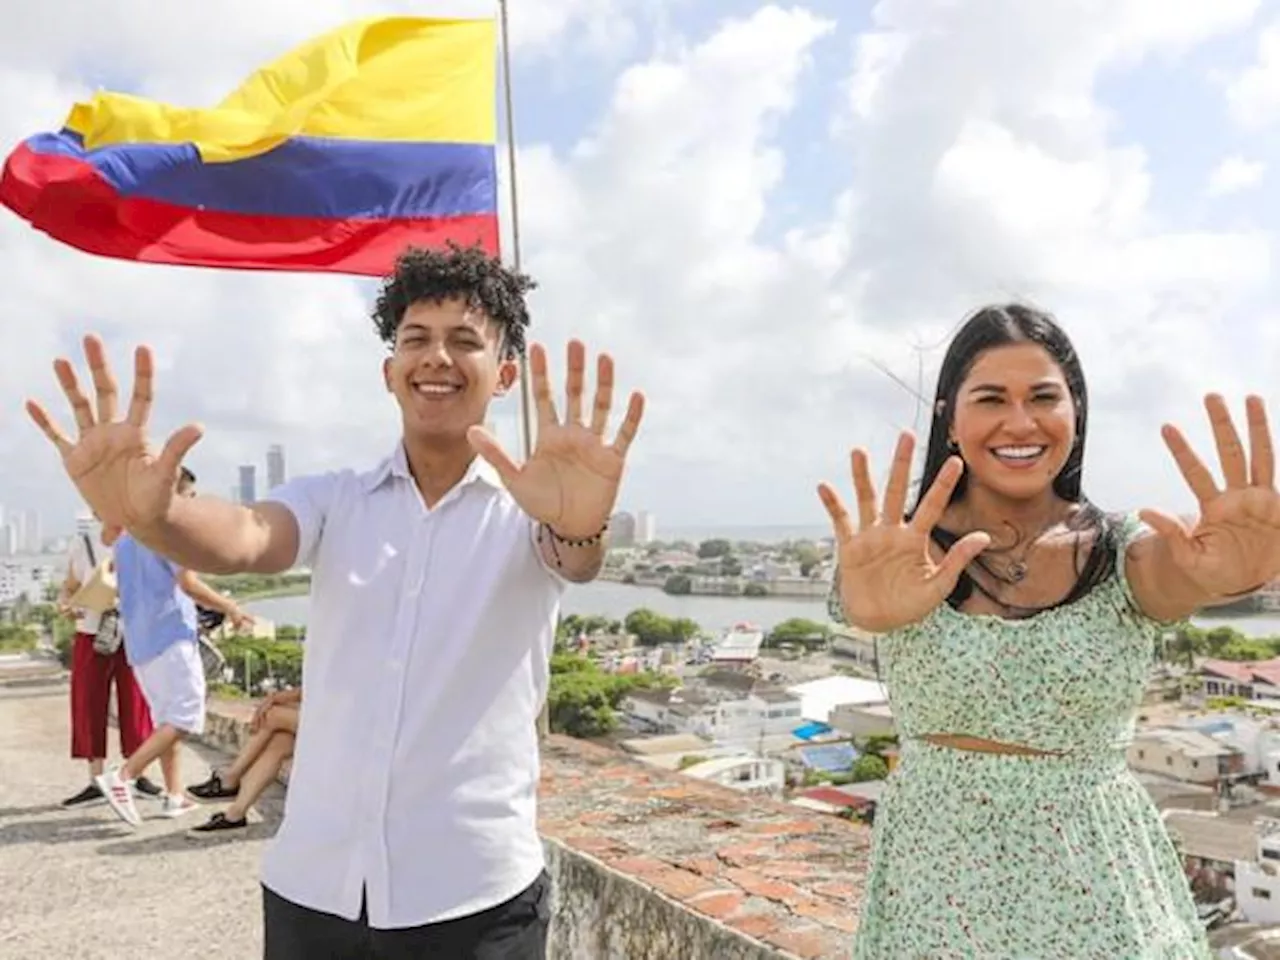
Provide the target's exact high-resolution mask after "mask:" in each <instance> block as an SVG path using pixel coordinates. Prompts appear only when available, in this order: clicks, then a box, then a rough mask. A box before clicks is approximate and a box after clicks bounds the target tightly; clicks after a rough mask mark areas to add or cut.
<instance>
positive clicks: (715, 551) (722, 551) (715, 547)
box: [698, 539, 733, 560]
mask: <svg viewBox="0 0 1280 960" xmlns="http://www.w3.org/2000/svg"><path fill="white" fill-rule="evenodd" d="M732 552H733V544H731V543H730V542H729V541H728V540H720V539H716V540H703V541H702V542H701V543H700V544H698V556H699V557H701V558H702V559H703V560H709V559H711V558H712V557H723V556H727V555H728V554H730V553H732Z"/></svg>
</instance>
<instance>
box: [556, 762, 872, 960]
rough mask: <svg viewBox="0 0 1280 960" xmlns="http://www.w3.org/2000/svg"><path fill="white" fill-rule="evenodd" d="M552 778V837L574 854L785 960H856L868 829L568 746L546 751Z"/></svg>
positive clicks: (638, 763)
mask: <svg viewBox="0 0 1280 960" xmlns="http://www.w3.org/2000/svg"><path fill="white" fill-rule="evenodd" d="M620 757H622V760H621V762H620ZM542 768H543V776H542V783H541V790H540V807H541V816H542V819H543V823H544V832H545V833H547V834H549V835H554V836H556V837H557V838H558V839H560V840H561V842H563V843H565V844H566V845H567V846H569V847H570V848H571V849H574V850H577V851H580V852H582V853H585V854H588V855H591V856H594V857H597V858H599V859H601V860H602V861H604V862H605V863H606V864H607V865H608V866H609V867H611V868H612V869H614V870H618V871H620V872H622V873H624V874H626V875H628V876H630V877H632V878H634V879H635V880H636V881H638V882H640V883H643V884H646V885H648V886H650V887H652V888H653V889H654V890H656V891H658V892H659V893H661V894H663V895H664V896H666V897H669V898H671V899H673V900H676V901H678V902H680V903H683V904H685V905H686V906H687V907H688V909H689V910H691V911H694V912H696V913H699V914H702V915H704V916H706V917H709V918H712V919H714V920H717V921H720V922H723V923H725V924H727V925H728V926H729V927H731V928H732V929H734V930H737V931H740V932H741V933H743V934H745V935H747V936H749V937H752V938H755V939H757V940H759V941H760V942H761V943H764V944H767V945H769V946H771V947H773V948H774V949H776V950H778V951H779V952H780V953H781V954H782V955H784V956H791V957H799V958H810V957H814V958H816V957H839V956H844V955H847V954H848V951H849V948H850V946H851V943H852V937H851V934H852V932H853V931H854V929H855V928H856V926H857V916H858V909H859V903H860V899H861V892H862V887H863V882H864V879H865V877H866V870H867V861H868V857H869V854H870V838H871V833H870V830H868V829H867V828H866V827H863V826H861V825H859V824H855V823H850V822H849V821H847V820H843V819H840V818H838V817H821V816H818V817H815V816H813V815H812V814H811V813H809V812H808V811H805V810H801V809H799V808H797V807H794V806H790V805H788V804H785V803H778V802H774V801H770V800H764V799H761V798H759V797H749V796H747V795H745V794H741V793H737V792H735V791H733V790H730V789H728V788H725V787H720V786H718V785H716V784H709V783H705V782H703V781H697V780H688V779H686V778H684V777H683V776H682V775H681V774H678V773H671V772H668V771H665V770H659V769H656V768H651V767H648V766H645V765H644V764H642V763H640V762H639V761H632V760H631V759H630V758H628V757H625V755H620V754H619V753H618V752H617V751H615V750H612V749H609V748H606V747H602V746H598V745H596V744H592V743H587V742H584V741H580V740H573V739H571V738H567V737H551V738H549V739H548V741H547V742H546V743H545V744H544V747H543V759H542Z"/></svg>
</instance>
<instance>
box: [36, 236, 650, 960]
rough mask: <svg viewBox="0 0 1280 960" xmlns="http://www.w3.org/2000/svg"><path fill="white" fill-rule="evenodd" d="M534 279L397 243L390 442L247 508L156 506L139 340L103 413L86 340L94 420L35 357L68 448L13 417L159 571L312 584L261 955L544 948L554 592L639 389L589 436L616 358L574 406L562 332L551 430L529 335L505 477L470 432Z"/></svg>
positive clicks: (522, 956) (65, 379)
mask: <svg viewBox="0 0 1280 960" xmlns="http://www.w3.org/2000/svg"><path fill="white" fill-rule="evenodd" d="M531 287H532V284H531V282H530V281H529V280H528V278H526V277H524V276H521V275H519V274H515V273H512V272H511V271H509V270H507V269H506V268H504V267H503V266H502V265H501V264H500V263H499V262H498V261H496V260H492V259H489V258H488V257H486V256H485V255H484V254H483V253H481V252H480V251H478V250H460V249H456V248H455V249H453V250H451V251H449V252H445V253H433V252H426V251H408V252H407V253H405V255H404V256H403V257H402V258H401V259H400V261H399V263H398V264H397V267H396V270H395V273H394V275H393V276H392V277H390V278H389V279H388V280H387V282H386V283H385V285H384V287H383V290H382V294H381V296H380V297H379V299H378V302H377V306H376V309H375V312H374V322H375V326H376V328H377V331H378V334H379V335H380V336H381V337H382V339H383V340H384V341H385V342H386V344H387V345H388V347H389V348H390V356H388V357H387V359H386V360H385V361H384V363H383V369H382V375H383V385H384V386H385V388H386V390H387V391H388V392H389V393H391V394H392V395H393V396H394V398H395V400H396V403H397V404H398V406H399V407H400V419H401V425H402V436H401V439H400V442H399V443H397V444H396V446H395V448H394V449H393V450H392V451H390V454H389V456H388V457H387V458H386V459H385V460H384V461H382V463H380V464H378V465H377V466H375V467H374V468H373V469H371V470H365V471H355V470H341V471H337V472H334V473H328V474H323V475H320V476H312V477H305V478H302V479H298V480H294V481H291V482H289V483H287V484H286V485H285V486H284V487H283V488H281V489H279V490H277V491H275V492H274V493H273V494H272V495H271V496H270V497H269V498H268V500H267V502H264V503H260V504H257V505H254V506H253V507H244V506H236V505H233V504H229V503H225V502H222V501H218V500H214V499H212V498H206V497H200V498H197V499H194V500H183V499H179V498H174V497H172V496H171V495H170V489H169V485H170V484H171V482H172V477H173V476H174V474H175V473H176V471H177V469H178V466H179V464H180V463H181V461H182V458H183V456H184V455H185V454H186V452H187V451H188V450H189V449H190V448H191V446H192V445H193V444H194V443H195V442H196V441H197V440H198V439H199V436H200V430H199V428H198V427H196V426H188V427H184V428H183V429H181V430H179V431H178V432H177V433H176V434H174V435H173V437H171V438H170V440H169V442H168V443H167V444H166V445H165V448H164V450H163V452H162V453H161V454H160V456H159V457H158V458H156V459H154V460H153V459H148V457H147V455H146V453H144V450H145V435H144V427H145V424H146V420H147V413H148V410H149V407H150V398H151V379H152V372H151V357H150V354H149V352H148V351H147V350H146V349H145V348H140V349H139V350H138V352H137V355H136V357H135V370H136V373H135V386H134V399H133V403H132V405H131V407H130V412H129V415H128V417H127V419H126V420H125V422H123V423H120V422H116V417H115V406H116V385H115V381H114V379H113V377H112V375H111V372H110V370H109V369H108V367H107V364H106V360H105V358H104V356H103V350H102V345H101V343H99V342H98V341H97V340H96V339H92V338H90V339H88V340H87V341H86V343H85V352H86V357H87V359H88V363H89V367H90V369H91V370H92V373H93V380H94V385H95V390H96V394H97V416H96V418H95V416H94V414H93V406H92V405H91V404H90V403H89V401H88V399H87V398H86V397H85V396H84V395H83V393H82V392H81V391H80V388H79V386H78V384H77V382H76V378H75V374H74V372H73V371H72V368H71V365H70V363H69V362H67V361H65V360H59V361H58V362H57V363H56V364H55V370H56V372H57V375H58V379H59V381H60V382H61V383H62V386H63V389H64V392H65V393H66V394H67V396H68V398H69V400H70V401H71V405H72V408H73V409H74V410H75V412H76V418H77V422H78V424H79V428H80V436H79V439H78V440H77V441H76V442H74V443H73V442H72V441H70V440H69V439H68V438H66V437H65V436H64V435H63V434H62V433H61V432H60V431H59V430H58V429H57V428H56V427H55V426H53V425H52V423H51V422H50V420H49V417H48V415H47V414H46V413H45V412H44V410H43V409H42V408H40V407H39V406H38V405H35V404H29V405H28V409H29V410H30V412H31V415H32V418H33V419H34V420H35V422H36V424H37V425H38V426H39V427H40V428H41V429H42V430H43V431H44V432H45V434H46V435H47V436H48V437H49V438H50V439H51V440H52V441H53V442H54V443H55V444H56V445H57V447H58V449H59V451H60V452H61V453H62V457H63V461H64V463H65V465H66V468H67V472H68V473H69V474H70V475H71V477H72V479H73V480H74V481H75V483H76V485H77V487H79V488H80V490H81V493H82V494H83V495H84V496H85V497H86V499H87V500H88V501H89V502H90V503H92V504H94V505H95V506H96V507H97V508H98V509H99V510H100V511H101V512H102V514H103V515H104V516H108V517H114V518H119V519H120V521H121V522H123V523H126V524H127V525H128V526H129V527H130V529H131V530H133V531H134V533H135V536H137V537H138V538H139V539H141V540H144V541H145V542H148V543H150V544H153V545H154V546H155V547H156V549H158V550H159V551H161V552H163V553H165V554H166V555H168V556H170V557H172V558H174V560H175V561H177V562H178V563H181V564H182V565H184V566H187V567H191V568H193V569H199V570H208V571H212V572H219V573H222V572H227V573H229V572H232V571H253V572H260V573H267V572H272V573H278V572H281V571H283V570H286V569H288V568H289V567H291V566H293V565H295V564H305V565H307V566H309V567H311V569H312V592H311V595H312V613H311V628H310V632H309V633H308V635H307V644H306V647H307V650H306V659H305V662H304V667H303V684H302V685H303V688H304V689H305V690H306V691H307V693H306V697H305V699H304V700H303V702H302V716H301V718H300V720H299V734H298V739H297V744H296V748H295V749H296V752H295V754H294V765H293V770H292V773H291V776H290V784H289V792H288V800H287V806H286V810H285V818H284V822H283V824H282V825H281V828H280V833H279V835H278V836H277V838H276V841H275V844H274V846H273V848H272V849H271V851H270V852H269V853H268V855H267V858H266V863H265V865H264V869H263V885H264V891H263V898H264V915H265V927H266V931H265V933H266V936H265V940H266V957H267V958H268V960H295V958H297V960H301V958H310V957H320V956H322V957H326V958H333V960H344V958H351V960H355V958H365V957H375V958H392V957H395V958H399V957H405V958H410V957H450V958H453V960H526V958H528V960H533V958H541V957H543V956H545V951H546V938H547V925H548V918H549V896H548V895H549V882H548V879H547V876H546V873H545V870H544V864H543V854H542V847H541V843H540V842H539V838H538V833H537V821H536V792H537V784H538V748H537V737H536V733H535V722H536V719H537V715H538V712H539V709H540V708H541V705H542V702H543V700H544V698H545V696H546V690H547V682H548V660H549V657H550V654H551V648H552V644H553V635H554V627H555V622H556V617H557V613H558V609H559V600H560V595H561V592H562V590H563V585H564V583H565V581H566V580H571V581H587V580H590V579H592V578H593V577H594V576H595V575H596V574H597V572H598V571H599V568H600V565H601V562H602V560H603V554H604V548H603V536H604V532H605V526H606V523H607V520H608V517H609V515H610V513H611V512H612V510H613V506H614V503H615V501H616V499H617V494H618V486H619V483H620V481H621V479H622V473H623V465H624V461H625V457H626V453H627V449H628V447H629V446H630V444H631V442H632V440H633V438H634V436H635V433H636V430H637V429H638V427H639V424H640V418H641V415H642V412H643V398H642V397H641V396H640V395H639V394H633V395H632V397H631V402H630V404H629V406H628V409H627V414H626V417H625V419H624V421H623V423H622V425H621V427H620V429H619V431H618V435H617V438H616V440H615V441H614V442H613V443H612V444H610V443H608V442H607V440H606V439H605V430H606V427H607V421H608V418H609V412H610V409H611V407H612V394H613V362H612V360H610V359H609V358H608V357H607V356H603V355H602V356H601V357H600V358H599V363H598V367H597V388H596V393H595V397H594V401H593V404H592V407H591V410H590V411H589V413H584V410H583V390H584V379H585V370H584V367H585V351H584V348H583V346H582V344H580V343H577V342H571V343H570V344H569V350H568V374H567V382H566V391H565V393H566V396H565V401H566V411H565V417H564V419H563V420H560V419H558V418H557V416H556V411H555V407H554V404H553V401H552V398H551V389H550V386H549V384H548V378H547V360H546V354H545V352H544V351H543V350H542V349H541V348H539V347H536V346H535V347H533V348H532V349H531V351H530V366H531V370H532V380H533V383H532V387H533V392H534V395H535V398H536V402H537V410H538V438H537V445H536V448H535V450H534V451H533V454H532V456H531V457H530V458H529V460H528V461H527V462H526V463H524V464H523V465H521V466H517V465H516V464H515V463H513V462H512V460H511V459H510V458H509V457H508V456H507V454H506V453H505V452H503V451H502V450H501V449H500V448H499V446H498V445H497V443H496V442H495V441H494V439H493V438H492V437H491V436H490V435H489V434H488V433H487V432H486V431H485V430H484V429H483V428H482V427H481V426H480V425H481V424H482V423H484V421H485V415H486V412H487V410H488V407H489V402H490V400H491V399H492V398H494V397H495V396H499V395H501V394H504V393H506V392H507V391H508V390H509V389H511V388H512V387H513V386H514V384H515V381H516V374H517V360H518V358H519V356H520V354H521V352H522V351H523V349H524V330H525V327H526V325H527V324H528V313H527V309H526V306H525V299H524V298H525V293H526V292H527V291H528V290H529V289H530V288H531ZM477 453H478V454H479V455H480V456H479V458H477V456H476V454H477Z"/></svg>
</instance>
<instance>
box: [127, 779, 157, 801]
mask: <svg viewBox="0 0 1280 960" xmlns="http://www.w3.org/2000/svg"><path fill="white" fill-rule="evenodd" d="M133 789H135V790H137V791H138V792H139V793H140V794H142V795H143V796H144V797H150V798H151V799H153V800H159V799H160V798H161V797H162V796H164V790H163V788H161V787H160V785H159V784H157V783H153V782H152V781H150V780H148V779H147V778H146V777H139V778H138V779H137V780H135V781H133Z"/></svg>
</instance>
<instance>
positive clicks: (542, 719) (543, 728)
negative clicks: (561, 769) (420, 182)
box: [498, 0, 551, 737]
mask: <svg viewBox="0 0 1280 960" xmlns="http://www.w3.org/2000/svg"><path fill="white" fill-rule="evenodd" d="M498 25H499V31H498V32H499V34H500V36H501V45H502V101H503V112H504V113H505V114H506V121H507V189H508V194H509V199H510V206H511V265H512V266H513V267H514V268H515V269H516V270H519V269H520V267H521V257H520V190H519V184H518V182H517V178H516V113H515V106H514V103H513V99H512V95H511V29H510V26H509V25H508V22H507V0H498ZM519 380H520V439H521V445H522V447H523V452H524V459H525V460H528V459H529V458H530V457H531V456H533V440H534V437H533V385H532V384H531V383H530V382H529V354H528V351H525V352H523V353H521V354H520V378H519ZM550 732H551V715H550V713H549V712H548V708H547V704H546V702H544V703H543V704H542V712H541V713H540V714H538V736H539V737H545V736H547V734H549V733H550Z"/></svg>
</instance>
